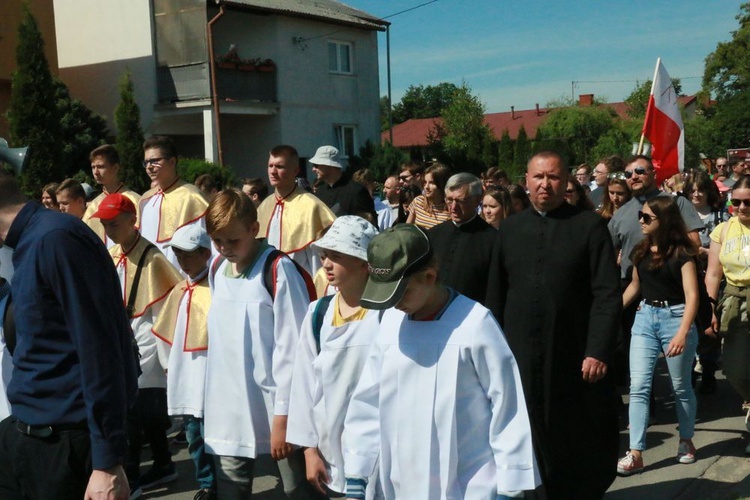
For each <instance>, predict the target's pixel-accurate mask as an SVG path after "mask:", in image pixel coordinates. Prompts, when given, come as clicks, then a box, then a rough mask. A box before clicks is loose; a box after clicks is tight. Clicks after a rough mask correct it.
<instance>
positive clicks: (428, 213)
mask: <svg viewBox="0 0 750 500" xmlns="http://www.w3.org/2000/svg"><path fill="white" fill-rule="evenodd" d="M409 212H411V213H413V214H414V224H416V225H417V226H419V227H421V228H422V229H430V228H431V227H432V226H437V225H438V224H440V223H441V222H445V221H447V220H451V215H450V213H449V212H448V208H447V207H446V206H445V205H443V208H442V209H438V208H437V207H436V206H435V205H429V204H428V203H427V198H426V197H425V196H424V195H422V194H420V195H419V196H417V197H416V198H414V201H412V202H411V205H409Z"/></svg>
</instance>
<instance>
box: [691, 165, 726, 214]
mask: <svg viewBox="0 0 750 500" xmlns="http://www.w3.org/2000/svg"><path fill="white" fill-rule="evenodd" d="M695 190H698V191H703V192H704V193H706V204H707V205H708V206H709V207H711V210H720V209H721V208H722V207H721V193H719V188H717V187H716V184H715V183H714V181H712V180H711V177H709V175H708V173H707V172H704V171H702V170H696V171H695V172H693V173H692V174H690V177H688V180H687V181H686V182H685V186H684V187H683V189H682V193H683V196H685V198H687V199H690V195H691V194H692V193H693V191H695Z"/></svg>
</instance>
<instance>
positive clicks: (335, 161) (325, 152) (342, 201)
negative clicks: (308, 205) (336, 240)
mask: <svg viewBox="0 0 750 500" xmlns="http://www.w3.org/2000/svg"><path fill="white" fill-rule="evenodd" d="M310 164H311V165H312V168H313V172H315V175H317V176H318V179H320V180H321V181H323V182H322V184H320V186H319V187H318V189H317V190H316V191H315V195H316V196H317V197H318V198H320V200H321V201H322V202H323V203H325V204H326V205H328V208H330V209H331V211H332V212H333V213H334V214H336V217H338V216H341V215H358V216H360V217H362V216H364V215H365V214H369V215H371V216H372V219H371V220H370V222H372V223H373V224H375V225H376V226H377V221H378V217H377V215H376V214H375V204H374V202H373V200H372V197H371V196H370V193H369V192H368V191H367V188H366V187H364V186H363V185H362V184H359V183H357V182H354V181H353V180H352V178H351V176H350V175H348V174H347V173H346V172H344V167H343V165H341V163H340V162H339V150H338V149H336V148H334V147H333V146H321V147H319V148H318V150H317V151H316V152H315V156H313V157H312V158H310Z"/></svg>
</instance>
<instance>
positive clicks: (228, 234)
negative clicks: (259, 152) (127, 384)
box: [204, 189, 318, 498]
mask: <svg viewBox="0 0 750 500" xmlns="http://www.w3.org/2000/svg"><path fill="white" fill-rule="evenodd" d="M206 227H207V229H208V234H209V235H210V236H211V239H212V240H213V242H214V245H215V247H216V249H217V250H218V251H219V253H220V254H221V255H222V256H223V257H224V259H225V260H224V261H223V262H221V263H220V264H219V265H215V264H212V265H211V270H210V271H209V283H210V285H211V308H210V310H209V313H208V335H209V338H210V339H211V346H210V349H209V350H208V360H207V363H206V389H205V394H206V403H205V410H204V425H205V443H206V447H207V449H208V451H209V453H211V454H213V455H214V456H215V460H214V463H215V467H216V479H217V489H218V493H219V495H220V497H221V498H249V497H250V495H251V494H252V484H253V467H254V462H255V459H256V458H257V457H258V456H259V455H264V454H269V453H270V454H271V456H272V458H273V459H275V460H277V461H278V465H279V471H280V473H281V476H282V480H283V482H284V491H285V492H286V493H287V495H289V496H290V497H292V498H316V497H318V494H317V493H316V492H314V491H311V490H312V488H311V487H310V486H309V484H308V483H307V482H306V481H305V480H304V458H303V452H302V450H295V449H293V448H292V446H291V445H289V444H287V443H286V423H287V414H288V411H289V391H290V386H291V379H292V367H293V364H294V353H295V350H296V347H297V340H298V338H299V327H300V324H301V323H302V319H303V317H304V315H305V311H306V310H307V306H308V304H309V303H310V292H309V290H308V288H307V284H306V282H305V280H304V278H303V276H302V274H300V272H299V271H298V269H297V267H296V266H295V264H294V263H293V262H292V260H291V259H289V258H288V257H286V256H283V257H282V258H280V259H278V260H274V261H273V264H272V265H273V266H274V267H273V269H272V271H273V273H272V274H273V277H274V278H273V282H272V284H271V285H272V286H271V288H270V290H269V288H268V287H267V283H266V272H265V269H266V261H267V260H268V256H269V254H271V253H272V252H274V251H275V249H274V248H273V247H271V246H270V245H268V243H266V241H265V240H264V239H256V237H257V235H258V221H257V212H256V209H255V206H254V205H253V202H252V200H251V199H250V198H248V197H247V196H245V195H244V194H242V192H241V191H239V190H234V189H228V190H225V191H222V192H220V193H219V194H217V195H216V197H215V198H214V199H213V200H212V201H211V203H210V204H209V207H208V213H207V216H206Z"/></svg>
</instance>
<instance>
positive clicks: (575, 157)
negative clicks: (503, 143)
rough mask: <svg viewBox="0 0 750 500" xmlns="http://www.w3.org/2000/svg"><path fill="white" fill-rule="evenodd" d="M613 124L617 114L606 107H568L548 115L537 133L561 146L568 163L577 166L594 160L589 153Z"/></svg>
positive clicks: (555, 110)
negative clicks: (566, 153) (567, 152)
mask: <svg viewBox="0 0 750 500" xmlns="http://www.w3.org/2000/svg"><path fill="white" fill-rule="evenodd" d="M616 120H618V118H617V114H616V113H615V111H614V109H612V108H611V107H609V106H586V107H580V106H571V107H567V108H559V109H553V110H552V111H550V114H549V117H548V118H547V119H546V120H545V121H544V123H542V124H541V125H540V126H539V131H540V133H542V134H543V135H544V137H545V138H549V139H550V140H555V141H562V142H564V143H565V144H566V145H567V148H568V150H569V155H568V156H569V157H568V161H569V162H570V163H571V164H577V163H584V162H590V161H595V160H596V158H594V157H593V155H592V154H591V151H592V149H593V148H594V146H596V144H597V142H598V141H599V138H600V137H601V136H602V135H604V134H606V133H607V132H609V131H610V130H611V129H612V128H613V127H614V126H615V122H616Z"/></svg>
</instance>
